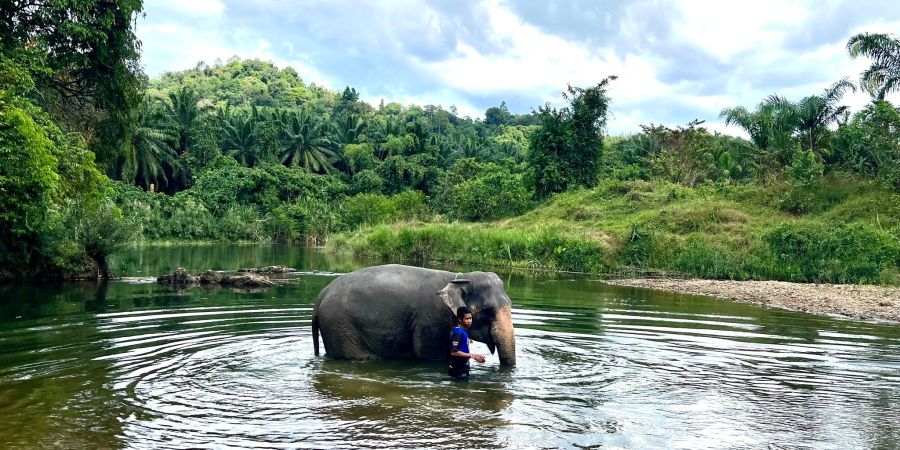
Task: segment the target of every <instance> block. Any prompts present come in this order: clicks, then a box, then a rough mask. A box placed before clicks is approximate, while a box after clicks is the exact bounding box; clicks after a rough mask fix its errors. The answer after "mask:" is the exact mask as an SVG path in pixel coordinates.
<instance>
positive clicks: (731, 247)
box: [328, 178, 900, 286]
mask: <svg viewBox="0 0 900 450" xmlns="http://www.w3.org/2000/svg"><path fill="white" fill-rule="evenodd" d="M786 193H787V194H786ZM788 194H790V195H798V196H801V197H803V198H804V199H808V198H812V199H819V200H821V202H820V203H821V204H820V203H816V204H814V205H812V204H811V205H805V206H803V208H799V207H798V208H799V209H798V208H794V207H788V206H790V205H788V204H786V203H785V201H786V200H785V198H786V197H785V196H786V195H787V196H788V197H789V196H790V195H788ZM791 198H793V197H791ZM898 205H900V196H898V195H897V194H894V193H892V192H889V191H887V190H885V188H884V187H883V186H880V185H877V184H875V183H868V182H862V181H854V180H851V179H843V178H835V179H833V180H828V181H823V182H822V183H821V184H820V185H816V186H815V187H796V186H793V187H792V186H790V185H784V184H782V185H778V184H773V185H771V186H756V185H702V186H697V187H690V188H689V187H684V186H680V185H677V184H673V183H667V182H662V181H654V182H648V181H641V180H634V181H617V180H607V181H605V182H603V183H601V184H600V185H599V186H597V187H595V188H592V189H581V190H574V191H570V192H565V193H562V194H557V195H555V196H553V197H551V198H550V199H548V200H546V201H544V202H543V203H540V204H539V205H537V206H535V208H534V209H533V210H531V211H529V212H527V213H525V214H523V215H521V216H516V217H510V218H507V219H501V220H496V221H493V222H442V221H438V220H435V221H432V222H417V221H410V222H396V223H392V224H380V225H377V224H376V225H372V226H365V227H362V228H359V229H355V230H354V231H352V232H345V233H340V234H337V235H332V237H331V239H329V241H328V247H329V248H330V249H331V250H334V251H349V252H352V253H354V254H356V255H365V256H370V257H374V258H376V259H381V260H388V261H402V260H424V261H436V262H440V263H454V264H459V263H462V264H477V265H494V266H506V267H517V268H529V269H546V270H560V271H571V272H587V273H597V274H605V273H610V272H613V273H615V272H625V273H627V272H628V271H629V270H634V271H636V272H638V275H636V276H641V275H640V272H643V271H664V272H668V273H677V274H681V276H682V277H685V278H702V279H720V280H748V279H754V280H779V281H790V282H801V283H812V282H819V283H840V284H848V283H859V284H876V285H895V286H896V285H900V266H898V264H897V261H898V260H900V239H898V237H900V219H898V218H900V206H898ZM799 210H802V211H806V212H797V211H799ZM624 276H630V275H624Z"/></svg>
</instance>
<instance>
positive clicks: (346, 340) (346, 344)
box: [322, 330, 378, 359]
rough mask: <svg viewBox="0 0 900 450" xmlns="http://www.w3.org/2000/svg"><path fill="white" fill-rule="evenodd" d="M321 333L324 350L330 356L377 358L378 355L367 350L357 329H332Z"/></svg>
mask: <svg viewBox="0 0 900 450" xmlns="http://www.w3.org/2000/svg"><path fill="white" fill-rule="evenodd" d="M328 334H329V336H326V335H325V334H323V335H322V340H323V341H325V351H326V352H328V353H332V356H335V357H338V358H347V359H378V355H376V354H375V353H373V352H372V351H371V350H369V346H368V345H367V344H366V341H365V339H364V338H363V336H362V334H361V333H360V332H359V331H357V330H341V331H337V332H335V331H332V332H330V333H328ZM332 349H333V350H332Z"/></svg>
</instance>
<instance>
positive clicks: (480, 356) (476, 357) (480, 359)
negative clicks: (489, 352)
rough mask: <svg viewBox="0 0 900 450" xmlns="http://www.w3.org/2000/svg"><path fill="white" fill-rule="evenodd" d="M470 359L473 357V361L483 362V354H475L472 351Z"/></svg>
mask: <svg viewBox="0 0 900 450" xmlns="http://www.w3.org/2000/svg"><path fill="white" fill-rule="evenodd" d="M472 359H474V360H475V361H478V362H480V363H483V362H484V355H479V354H476V353H472Z"/></svg>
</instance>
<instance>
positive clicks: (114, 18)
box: [0, 0, 142, 168]
mask: <svg viewBox="0 0 900 450" xmlns="http://www.w3.org/2000/svg"><path fill="white" fill-rule="evenodd" d="M141 7H142V6H141V1H140V0H110V1H101V2H96V1H29V0H10V1H4V2H0V18H2V20H0V50H2V53H3V54H5V55H7V56H10V57H12V58H14V59H17V60H19V61H21V62H23V64H24V65H25V66H27V68H28V69H27V70H28V71H29V72H30V73H31V74H32V76H33V77H34V80H35V86H36V90H35V91H34V92H32V93H31V94H32V98H33V100H35V101H36V103H37V104H39V105H40V106H41V107H42V108H43V109H44V110H46V111H48V112H49V113H51V115H53V116H54V117H55V118H57V119H58V120H61V121H62V123H63V124H64V125H65V127H66V128H68V129H69V130H78V131H81V132H83V133H85V136H87V137H89V138H90V139H91V143H90V144H91V147H92V148H96V149H97V150H98V155H99V157H100V162H101V163H103V164H106V165H107V167H109V168H111V167H112V163H113V161H114V160H115V158H116V157H117V156H118V155H119V153H120V149H123V148H125V146H124V145H123V144H125V141H126V138H127V134H128V130H129V129H130V128H131V126H132V124H133V120H134V114H133V111H134V110H135V109H136V108H138V106H139V105H140V102H141V97H142V92H141V90H142V74H141V71H140V65H139V64H138V62H139V54H138V49H139V42H138V40H137V38H136V37H135V35H134V32H133V30H132V28H131V25H132V23H133V21H134V19H135V18H136V16H137V15H138V14H139V13H140V11H141Z"/></svg>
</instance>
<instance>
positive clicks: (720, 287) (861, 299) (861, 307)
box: [607, 278, 900, 322]
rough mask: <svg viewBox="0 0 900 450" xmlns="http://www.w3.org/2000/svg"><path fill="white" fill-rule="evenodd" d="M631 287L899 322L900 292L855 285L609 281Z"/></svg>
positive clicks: (671, 280) (708, 281)
mask: <svg viewBox="0 0 900 450" xmlns="http://www.w3.org/2000/svg"><path fill="white" fill-rule="evenodd" d="M607 283H609V284H613V285H616V286H633V287H644V288H651V289H659V290H663V291H671V292H680V293H684V294H696V295H708V296H712V297H718V298H724V299H728V300H734V301H737V302H742V303H752V304H755V305H760V306H765V307H767V308H783V309H788V310H791V311H803V312H808V313H813V314H830V315H841V316H846V317H852V318H855V319H863V320H890V321H894V322H900V288H896V287H885V286H867V285H854V284H805V283H788V282H785V281H728V280H682V279H652V278H649V279H648V278H638V279H626V280H610V281H607Z"/></svg>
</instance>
